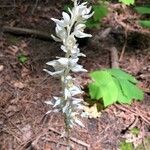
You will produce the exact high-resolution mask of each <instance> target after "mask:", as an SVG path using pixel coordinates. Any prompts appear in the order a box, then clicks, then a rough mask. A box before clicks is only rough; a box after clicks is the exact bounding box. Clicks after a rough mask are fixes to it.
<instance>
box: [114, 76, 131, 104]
mask: <svg viewBox="0 0 150 150" xmlns="http://www.w3.org/2000/svg"><path fill="white" fill-rule="evenodd" d="M113 80H114V82H115V84H116V86H117V88H118V98H117V101H118V102H119V103H123V104H131V99H130V98H128V97H127V96H126V95H124V93H123V90H122V88H121V85H120V82H119V81H118V80H117V79H116V78H113Z"/></svg>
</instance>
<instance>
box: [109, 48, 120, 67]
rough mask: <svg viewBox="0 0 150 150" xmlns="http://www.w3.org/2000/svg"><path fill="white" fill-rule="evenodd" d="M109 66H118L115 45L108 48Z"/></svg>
mask: <svg viewBox="0 0 150 150" xmlns="http://www.w3.org/2000/svg"><path fill="white" fill-rule="evenodd" d="M110 57H111V58H110V59H111V68H119V60H118V51H117V49H116V47H111V48H110Z"/></svg>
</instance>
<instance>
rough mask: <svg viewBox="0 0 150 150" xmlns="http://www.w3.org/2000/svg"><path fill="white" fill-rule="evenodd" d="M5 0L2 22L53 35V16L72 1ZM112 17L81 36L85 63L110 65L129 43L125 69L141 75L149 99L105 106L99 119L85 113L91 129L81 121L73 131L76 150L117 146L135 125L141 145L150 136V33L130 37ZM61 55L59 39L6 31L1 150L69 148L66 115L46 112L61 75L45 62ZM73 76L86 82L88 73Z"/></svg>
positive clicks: (1, 62)
mask: <svg viewBox="0 0 150 150" xmlns="http://www.w3.org/2000/svg"><path fill="white" fill-rule="evenodd" d="M0 2H1V3H0V14H1V15H0V25H1V27H2V26H11V27H13V26H15V27H21V28H29V29H38V30H39V31H44V32H47V33H49V34H51V33H54V27H55V24H54V23H53V22H52V21H51V19H50V18H52V17H54V18H60V13H61V11H62V9H63V6H64V4H66V3H67V2H68V1H65V0H64V1H54V0H51V1H50V0H43V1H37V2H38V4H37V5H36V2H35V1H32V2H31V1H28V0H26V1H25V0H22V1H19V0H18V1H9V0H5V1H2V0H0ZM111 6H113V4H112V5H111ZM110 16H111V15H110ZM110 16H108V18H105V20H104V24H103V27H101V28H100V29H90V30H88V31H87V32H89V33H91V34H92V35H93V38H91V39H86V40H83V41H82V40H81V41H79V43H80V48H81V51H82V52H83V53H85V54H86V55H87V57H86V58H83V59H81V60H80V63H81V64H82V65H83V66H84V68H86V69H87V70H88V71H89V72H90V71H93V70H98V69H103V68H110V67H111V66H110V64H111V61H110V48H111V47H116V48H117V50H118V53H119V56H120V54H121V52H122V49H123V47H124V46H125V47H126V49H125V52H124V54H123V55H122V56H123V57H122V60H121V61H120V62H119V65H120V68H122V69H123V70H125V71H127V72H129V73H131V74H132V75H134V76H135V77H136V78H137V79H138V80H139V87H140V88H142V89H143V90H144V92H145V96H144V100H143V101H140V102H139V101H135V102H133V103H132V105H131V106H129V105H119V104H115V105H112V106H110V107H108V108H106V109H104V110H102V112H101V116H100V117H99V118H96V119H94V118H91V119H90V118H81V120H82V122H83V123H84V125H85V128H80V127H78V126H76V127H75V128H73V129H72V130H71V134H70V135H71V144H72V147H73V148H72V149H75V150H86V149H89V150H117V149H118V148H119V145H120V143H121V141H122V140H124V139H125V136H126V135H128V134H129V133H130V129H131V128H138V129H139V130H140V139H139V138H137V139H135V141H134V144H135V145H136V144H138V143H142V142H143V141H144V139H146V138H147V137H150V114H149V110H150V38H149V35H150V34H147V33H146V34H144V33H143V32H136V31H131V32H129V33H128V36H127V39H125V30H124V28H123V27H120V25H119V24H118V28H116V24H114V20H111V17H110ZM109 17H110V18H109ZM108 20H109V22H108ZM106 23H107V24H106ZM108 24H109V25H108ZM110 24H111V27H112V29H111V32H109V33H108V34H107V36H104V37H103V38H99V36H97V35H102V33H104V31H105V29H107V28H109V27H110ZM106 26H107V27H106ZM149 33H150V32H149ZM125 41H127V42H125ZM125 43H126V45H125ZM21 56H23V57H24V56H25V59H26V58H27V61H26V62H25V63H21V60H20V59H19V58H22V57H21ZM56 56H63V52H61V50H60V44H58V43H56V42H54V41H51V40H50V41H48V40H47V41H45V40H41V39H38V38H34V36H32V37H29V36H24V35H22V36H18V35H13V34H9V33H5V32H3V30H1V31H0V150H34V149H35V150H36V149H37V150H55V149H59V150H64V149H66V148H67V145H66V140H65V139H64V138H61V134H62V133H63V131H64V121H63V119H64V117H63V115H62V114H58V113H51V114H50V115H45V114H46V112H47V111H48V110H50V109H52V108H50V107H49V106H47V104H45V101H47V100H49V99H51V97H52V96H53V95H58V93H59V92H60V90H61V87H60V84H59V79H55V78H53V77H51V76H49V75H47V74H46V73H45V72H44V71H43V68H46V67H47V66H46V65H45V63H46V62H48V61H50V60H53V59H55V57H56ZM72 75H73V76H75V77H76V78H77V81H78V82H79V84H80V85H81V86H83V87H86V85H87V80H88V79H89V77H88V73H78V74H72ZM141 141H142V142H141ZM143 145H144V144H143ZM148 145H149V146H150V144H148ZM143 147H144V148H145V149H146V150H148V149H150V147H149V148H148V146H145V145H144V146H143ZM144 148H143V149H144Z"/></svg>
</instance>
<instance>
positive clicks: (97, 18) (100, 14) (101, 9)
mask: <svg viewBox="0 0 150 150" xmlns="http://www.w3.org/2000/svg"><path fill="white" fill-rule="evenodd" d="M93 11H94V15H93V16H92V17H91V18H90V19H89V20H88V21H87V23H86V26H87V27H88V28H100V22H101V20H102V19H103V18H104V17H105V16H107V14H108V8H107V7H106V6H105V5H102V4H96V5H93Z"/></svg>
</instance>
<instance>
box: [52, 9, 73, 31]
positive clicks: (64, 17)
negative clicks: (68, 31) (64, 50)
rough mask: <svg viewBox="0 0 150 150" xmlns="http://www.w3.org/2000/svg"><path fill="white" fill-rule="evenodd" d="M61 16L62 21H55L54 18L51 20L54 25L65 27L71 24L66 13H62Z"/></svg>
mask: <svg viewBox="0 0 150 150" xmlns="http://www.w3.org/2000/svg"><path fill="white" fill-rule="evenodd" d="M62 16H63V19H62V20H58V19H55V18H51V19H52V20H53V21H54V22H55V23H56V24H58V25H59V26H61V27H63V28H64V27H67V26H68V25H69V24H70V23H71V22H70V21H71V19H70V16H69V15H68V14H67V13H66V12H63V13H62Z"/></svg>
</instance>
